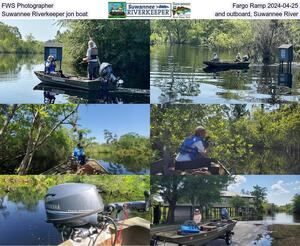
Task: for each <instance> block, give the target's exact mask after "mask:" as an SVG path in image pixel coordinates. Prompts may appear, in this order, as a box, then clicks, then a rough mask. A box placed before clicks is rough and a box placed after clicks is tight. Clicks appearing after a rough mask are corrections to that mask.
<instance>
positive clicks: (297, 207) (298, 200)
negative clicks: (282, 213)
mask: <svg viewBox="0 0 300 246" xmlns="http://www.w3.org/2000/svg"><path fill="white" fill-rule="evenodd" d="M293 212H294V213H295V214H298V215H299V214H300V194H296V195H295V196H294V198H293Z"/></svg>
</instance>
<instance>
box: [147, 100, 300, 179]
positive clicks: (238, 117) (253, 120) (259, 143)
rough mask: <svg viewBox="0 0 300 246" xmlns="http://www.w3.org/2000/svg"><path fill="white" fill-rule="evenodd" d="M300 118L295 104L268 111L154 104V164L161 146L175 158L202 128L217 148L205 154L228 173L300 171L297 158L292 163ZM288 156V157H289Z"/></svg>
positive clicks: (152, 141)
mask: <svg viewBox="0 0 300 246" xmlns="http://www.w3.org/2000/svg"><path fill="white" fill-rule="evenodd" d="M299 117H300V107H299V105H297V104H290V105H280V106H279V107H278V108H273V109H270V110H267V109H264V108H261V107H258V106H257V107H253V108H252V109H250V108H246V105H231V106H226V105H176V106H174V105H168V106H164V105H152V107H151V145H152V148H153V160H157V159H160V158H162V157H163V151H164V147H166V148H167V150H168V151H169V152H170V153H171V155H172V156H173V155H175V154H176V153H177V152H178V148H179V146H180V145H181V143H182V142H183V140H184V139H185V138H186V137H188V136H190V135H192V134H194V129H195V128H196V127H197V126H198V125H202V126H204V127H205V128H206V129H207V132H208V135H209V136H210V137H211V140H212V141H213V142H215V143H216V145H215V146H212V147H210V148H209V149H208V153H207V154H208V155H209V156H211V157H214V158H216V159H218V160H220V161H221V162H223V163H224V164H225V166H226V167H227V168H229V170H230V171H231V172H232V173H245V172H246V173H275V172H276V173H295V172H299V165H297V159H295V161H294V162H293V161H291V156H292V155H297V154H296V153H299V151H300V149H299V148H300V145H299V137H300V125H299V120H298V119H299ZM286 153H291V154H289V157H288V158H287V157H286ZM293 153H294V154H293ZM286 158H287V159H286ZM287 160H288V161H287ZM287 162H288V163H287ZM297 170H298V171H297Z"/></svg>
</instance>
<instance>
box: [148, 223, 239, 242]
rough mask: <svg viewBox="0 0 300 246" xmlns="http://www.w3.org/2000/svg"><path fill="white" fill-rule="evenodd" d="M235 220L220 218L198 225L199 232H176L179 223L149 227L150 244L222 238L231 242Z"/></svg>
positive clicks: (208, 240) (207, 240)
mask: <svg viewBox="0 0 300 246" xmlns="http://www.w3.org/2000/svg"><path fill="white" fill-rule="evenodd" d="M236 223H237V221H235V220H221V221H213V222H209V223H205V224H202V225H200V226H201V231H200V232H199V233H189V234H181V235H180V234H178V229H179V225H170V226H162V227H157V228H151V238H152V245H157V242H159V241H160V242H164V243H166V242H168V243H174V244H177V245H190V246H191V245H197V246H198V245H205V244H206V243H208V242H210V241H212V240H215V239H218V238H222V239H225V241H226V244H227V245H230V244H231V236H232V234H233V233H232V230H233V228H234V226H235V224H236Z"/></svg>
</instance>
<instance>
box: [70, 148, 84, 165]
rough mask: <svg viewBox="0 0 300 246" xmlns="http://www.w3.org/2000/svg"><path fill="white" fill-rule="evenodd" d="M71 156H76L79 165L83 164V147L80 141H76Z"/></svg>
mask: <svg viewBox="0 0 300 246" xmlns="http://www.w3.org/2000/svg"><path fill="white" fill-rule="evenodd" d="M73 156H74V157H75V158H76V160H77V161H78V162H79V164H80V165H84V164H85V153H84V148H83V146H82V145H81V144H80V143H78V144H77V146H76V147H75V148H74V151H73Z"/></svg>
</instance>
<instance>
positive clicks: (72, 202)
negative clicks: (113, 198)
mask: <svg viewBox="0 0 300 246" xmlns="http://www.w3.org/2000/svg"><path fill="white" fill-rule="evenodd" d="M144 195H145V199H146V201H136V202H127V203H124V202H122V203H113V204H109V205H107V206H104V204H103V201H102V198H101V195H100V194H99V191H98V189H97V188H96V186H94V185H90V184H77V183H66V184H60V185H56V186H54V187H52V188H50V189H49V190H48V193H47V195H46V196H45V207H46V214H47V222H50V223H53V224H54V226H55V227H56V228H57V229H58V231H59V232H60V233H61V236H62V241H65V240H66V239H72V240H74V241H76V242H81V241H82V240H84V239H87V238H94V239H93V240H95V241H96V239H97V238H98V235H100V234H101V233H106V232H107V231H111V229H113V231H114V232H117V231H118V228H117V225H116V222H115V220H114V219H112V218H111V217H110V216H111V215H112V213H117V214H118V213H119V212H121V211H124V210H125V209H127V208H128V209H133V210H137V211H148V210H149V194H148V193H147V192H145V194H144ZM116 238H117V237H116V236H115V237H114V240H113V243H112V245H115V242H116Z"/></svg>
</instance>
